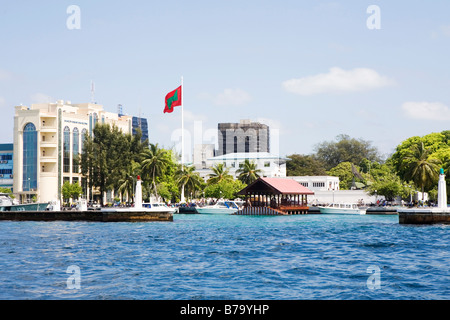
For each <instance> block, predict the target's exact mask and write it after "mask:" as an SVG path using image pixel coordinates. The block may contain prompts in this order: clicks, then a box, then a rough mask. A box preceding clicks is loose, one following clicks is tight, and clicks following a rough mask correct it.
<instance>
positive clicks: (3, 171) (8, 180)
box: [0, 143, 14, 189]
mask: <svg viewBox="0 0 450 320" xmlns="http://www.w3.org/2000/svg"><path fill="white" fill-rule="evenodd" d="M13 149H14V145H13V144H12V143H3V144H0V187H1V188H7V189H12V187H13V154H14V152H13Z"/></svg>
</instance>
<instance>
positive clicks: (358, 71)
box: [282, 67, 394, 96]
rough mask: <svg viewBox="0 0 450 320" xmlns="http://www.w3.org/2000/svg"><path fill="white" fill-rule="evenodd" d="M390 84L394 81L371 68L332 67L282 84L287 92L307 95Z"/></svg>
mask: <svg viewBox="0 0 450 320" xmlns="http://www.w3.org/2000/svg"><path fill="white" fill-rule="evenodd" d="M392 84H394V81H392V80H391V79H389V78H387V77H384V76H381V75H379V74H378V73H377V72H376V71H375V70H373V69H368V68H355V69H352V70H343V69H341V68H338V67H333V68H331V69H330V71H329V72H328V73H321V74H318V75H315V76H309V77H304V78H299V79H291V80H287V81H284V82H283V84H282V85H283V87H284V89H285V90H286V91H288V92H292V93H295V94H299V95H303V96H307V95H314V94H319V93H340V92H356V91H365V90H369V89H376V88H381V87H384V86H389V85H392Z"/></svg>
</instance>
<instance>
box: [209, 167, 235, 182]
mask: <svg viewBox="0 0 450 320" xmlns="http://www.w3.org/2000/svg"><path fill="white" fill-rule="evenodd" d="M211 170H212V171H213V173H211V174H210V175H209V179H208V181H207V182H208V184H214V183H220V182H222V181H230V180H233V176H232V175H231V174H230V170H229V169H227V168H226V167H225V166H224V164H223V163H219V164H216V165H215V166H213V167H212V168H211Z"/></svg>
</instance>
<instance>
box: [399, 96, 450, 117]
mask: <svg viewBox="0 0 450 320" xmlns="http://www.w3.org/2000/svg"><path fill="white" fill-rule="evenodd" d="M402 110H403V111H404V112H405V114H406V115H407V116H408V117H410V118H413V119H422V120H433V121H449V120H450V108H449V107H448V106H446V105H445V104H443V103H441V102H426V101H423V102H405V103H404V104H403V105H402Z"/></svg>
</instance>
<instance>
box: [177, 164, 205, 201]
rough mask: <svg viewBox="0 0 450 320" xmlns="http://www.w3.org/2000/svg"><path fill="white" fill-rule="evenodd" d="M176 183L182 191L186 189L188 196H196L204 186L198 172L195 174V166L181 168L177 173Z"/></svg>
mask: <svg viewBox="0 0 450 320" xmlns="http://www.w3.org/2000/svg"><path fill="white" fill-rule="evenodd" d="M176 182H177V184H178V187H179V188H180V189H181V188H184V190H185V192H186V194H187V195H191V194H192V195H194V194H195V192H196V191H198V190H201V189H202V187H203V185H204V181H203V179H202V178H201V177H200V175H199V174H198V172H195V167H194V166H183V167H181V166H180V167H179V169H178V171H177V172H176Z"/></svg>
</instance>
